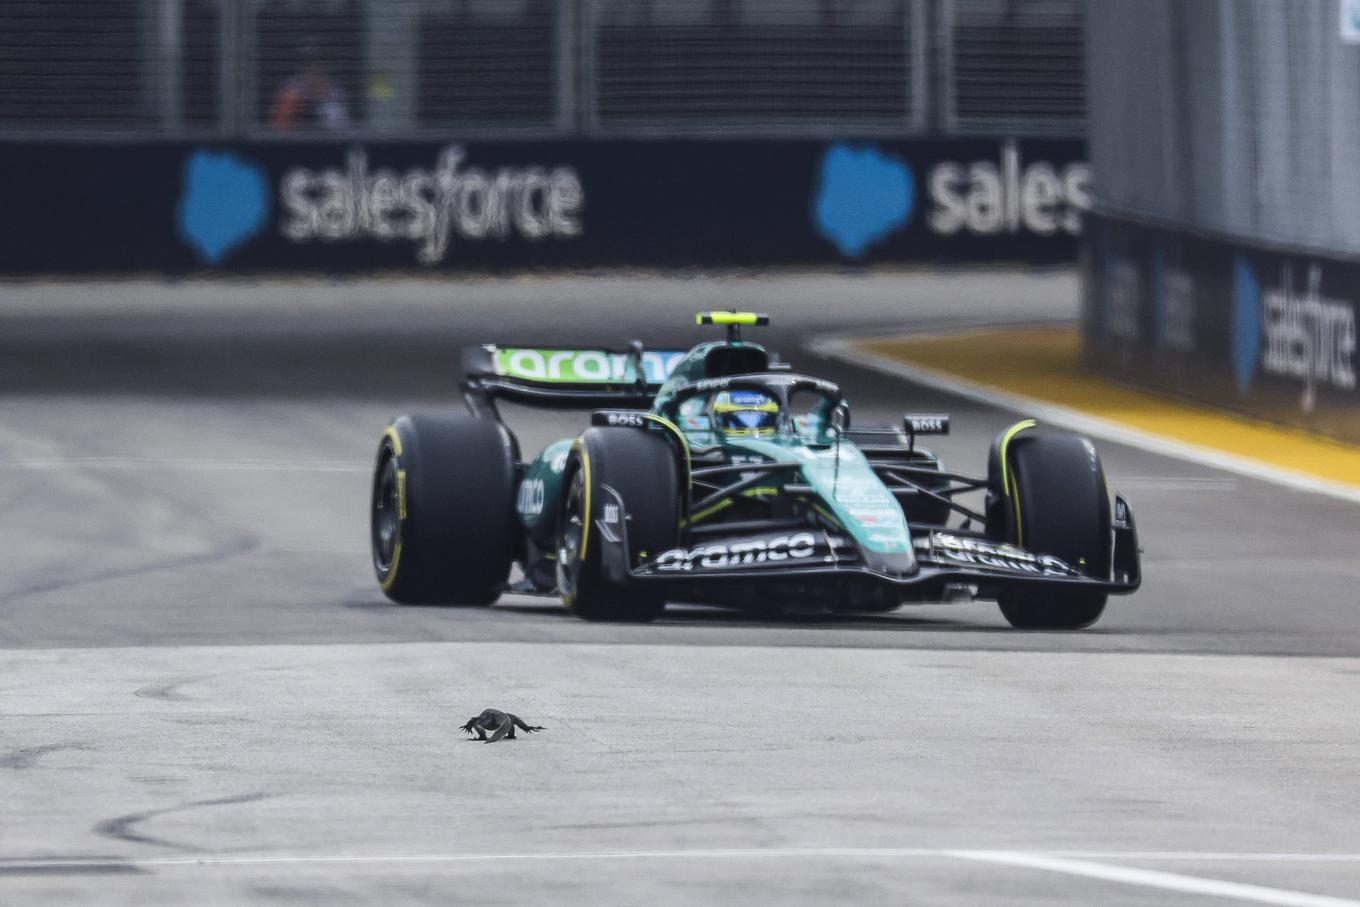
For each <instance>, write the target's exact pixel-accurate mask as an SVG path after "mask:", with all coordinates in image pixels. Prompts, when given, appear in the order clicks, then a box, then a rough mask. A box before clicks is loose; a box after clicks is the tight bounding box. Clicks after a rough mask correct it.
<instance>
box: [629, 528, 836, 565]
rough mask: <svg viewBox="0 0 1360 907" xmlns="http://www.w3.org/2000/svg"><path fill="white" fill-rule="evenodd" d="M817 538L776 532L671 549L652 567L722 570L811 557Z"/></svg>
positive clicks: (808, 534) (800, 533) (807, 534)
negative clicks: (769, 534) (776, 533)
mask: <svg viewBox="0 0 1360 907" xmlns="http://www.w3.org/2000/svg"><path fill="white" fill-rule="evenodd" d="M816 551H817V539H816V537H815V536H813V534H812V533H811V532H799V533H796V534H794V535H777V536H774V537H772V538H756V539H742V540H740V541H733V542H727V543H724V544H714V545H700V546H699V547H697V548H690V549H685V548H672V549H671V550H669V551H663V552H662V553H661V554H660V555H658V556H657V559H656V569H657V570H665V571H668V572H674V571H690V570H722V569H731V568H733V567H745V566H748V565H751V564H765V563H771V562H778V561H787V560H802V559H804V558H809V557H812V555H813V554H815V553H816Z"/></svg>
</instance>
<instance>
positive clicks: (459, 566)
mask: <svg viewBox="0 0 1360 907" xmlns="http://www.w3.org/2000/svg"><path fill="white" fill-rule="evenodd" d="M513 450H514V441H513V439H512V438H511V437H510V436H509V433H508V432H506V430H505V429H504V428H503V427H502V426H501V425H499V424H498V423H496V422H493V421H490V420H481V419H471V418H467V417H461V416H447V415H408V416H402V417H400V418H398V419H397V420H396V421H395V422H393V423H392V425H391V426H389V427H388V429H387V431H386V432H385V433H384V435H383V440H382V443H381V444H380V445H379V446H378V461H377V465H376V467H375V469H374V474H373V503H372V527H371V546H372V552H373V569H374V572H375V573H376V574H377V577H378V584H379V585H380V586H381V587H382V590H383V593H384V594H385V595H386V596H387V597H388V598H390V599H391V600H392V601H394V602H398V603H400V604H406V605H414V604H459V605H489V604H491V603H492V602H494V601H495V600H496V599H497V598H499V597H500V593H501V589H502V588H503V587H504V585H505V582H506V580H507V579H509V575H510V564H511V561H512V560H513V559H514V555H515V542H516V524H515V517H514V492H515V461H514V453H513Z"/></svg>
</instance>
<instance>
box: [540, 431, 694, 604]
mask: <svg viewBox="0 0 1360 907" xmlns="http://www.w3.org/2000/svg"><path fill="white" fill-rule="evenodd" d="M676 467H677V464H676V459H675V453H674V451H673V450H672V448H671V445H670V444H669V443H668V442H667V441H666V440H665V439H664V438H662V437H660V436H658V435H656V434H652V433H651V432H647V431H639V430H637V429H633V428H604V427H600V428H591V429H587V430H586V432H585V433H584V434H582V435H581V438H580V440H579V441H578V442H577V443H576V445H575V446H574V447H573V448H572V452H571V458H570V459H569V460H568V461H567V468H566V472H565V484H564V486H563V487H564V488H565V491H564V493H563V497H562V513H561V516H560V518H559V520H558V544H557V577H558V588H559V590H560V591H561V593H562V601H563V602H564V603H565V604H566V606H567V608H568V609H570V610H571V612H572V613H573V614H575V615H576V616H577V617H580V618H584V619H585V620H605V621H630V622H646V621H651V620H655V619H656V618H657V617H659V616H660V615H661V613H662V611H664V610H665V608H666V600H665V597H664V596H663V594H662V593H661V592H659V591H656V590H654V589H647V588H640V587H638V586H629V585H625V584H620V583H616V582H614V581H612V580H611V579H610V578H609V577H608V576H607V575H606V574H605V570H604V566H603V563H602V557H601V556H602V554H603V548H604V541H603V539H601V538H600V532H599V528H598V526H597V524H596V521H597V520H599V519H601V518H602V516H603V514H604V512H605V511H604V508H605V505H606V504H609V505H611V506H613V505H615V504H616V499H615V498H614V496H613V495H611V494H610V493H609V492H608V491H606V490H605V489H604V487H603V486H606V485H607V486H609V487H610V488H612V489H614V491H616V492H617V493H618V495H619V497H620V498H622V499H623V508H622V510H623V512H624V513H626V514H627V515H628V520H627V524H626V525H627V534H628V551H627V552H626V553H625V555H626V558H627V563H628V566H629V567H630V568H631V567H635V566H636V565H637V564H638V562H639V560H640V559H642V558H644V557H649V556H651V557H654V556H656V555H657V554H660V553H661V552H662V551H665V550H667V549H669V548H673V547H675V544H676V540H677V536H678V534H679V528H680V502H681V497H680V480H679V473H678V471H677V468H676Z"/></svg>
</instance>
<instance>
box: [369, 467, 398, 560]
mask: <svg viewBox="0 0 1360 907" xmlns="http://www.w3.org/2000/svg"><path fill="white" fill-rule="evenodd" d="M400 508H401V490H400V479H399V477H398V475H397V458H396V457H395V456H393V455H392V453H391V451H388V452H387V453H386V455H385V456H384V457H383V462H382V465H381V466H380V467H379V468H378V480H377V481H376V482H374V483H373V522H372V544H373V563H374V565H376V566H377V568H378V572H379V573H380V574H382V575H384V576H385V575H386V574H387V573H388V572H389V571H390V570H391V569H392V560H393V558H394V557H395V556H396V550H397V546H398V545H399V544H400V543H401V509H400Z"/></svg>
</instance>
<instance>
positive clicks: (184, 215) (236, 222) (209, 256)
mask: <svg viewBox="0 0 1360 907" xmlns="http://www.w3.org/2000/svg"><path fill="white" fill-rule="evenodd" d="M269 214H270V193H269V186H268V181H267V180H266V179H265V174H264V171H263V170H262V169H261V168H260V167H259V166H258V165H256V164H253V163H251V162H249V161H247V160H245V159H243V158H241V157H238V156H237V155H235V154H233V153H232V152H230V151H220V152H218V151H206V150H200V151H195V152H194V153H193V154H192V155H190V156H189V159H188V160H187V161H185V163H184V181H183V184H182V186H181V187H180V196H179V205H178V207H177V208H176V211H175V215H176V220H175V222H176V224H177V226H178V227H179V235H180V238H181V239H183V240H184V242H186V243H187V244H188V245H189V247H190V248H192V249H193V250H194V251H195V252H197V253H198V257H199V258H200V259H202V260H203V261H204V262H206V263H207V264H210V265H216V264H220V263H221V262H222V261H223V260H224V259H225V258H226V257H227V256H228V255H229V254H230V253H232V252H233V251H235V250H236V249H237V248H238V247H240V246H241V245H242V244H243V243H245V242H246V241H247V240H249V239H251V238H252V237H254V236H256V235H257V234H258V233H259V232H260V231H261V230H263V229H264V227H265V224H266V223H267V222H268V220H269Z"/></svg>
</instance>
